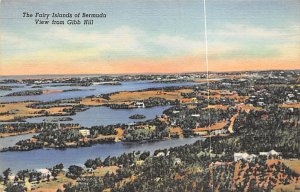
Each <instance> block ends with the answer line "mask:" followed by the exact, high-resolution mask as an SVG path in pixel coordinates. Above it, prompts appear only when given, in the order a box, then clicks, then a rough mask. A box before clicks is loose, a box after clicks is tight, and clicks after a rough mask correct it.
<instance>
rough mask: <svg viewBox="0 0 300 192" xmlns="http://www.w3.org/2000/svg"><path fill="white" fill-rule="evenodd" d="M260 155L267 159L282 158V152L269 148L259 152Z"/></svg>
mask: <svg viewBox="0 0 300 192" xmlns="http://www.w3.org/2000/svg"><path fill="white" fill-rule="evenodd" d="M259 155H260V156H266V157H267V159H281V158H282V153H281V152H277V151H275V150H273V149H272V150H271V151H269V152H259Z"/></svg>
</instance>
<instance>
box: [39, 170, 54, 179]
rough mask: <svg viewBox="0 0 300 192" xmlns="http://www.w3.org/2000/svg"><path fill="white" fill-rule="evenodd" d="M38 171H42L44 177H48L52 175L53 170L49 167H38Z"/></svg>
mask: <svg viewBox="0 0 300 192" xmlns="http://www.w3.org/2000/svg"><path fill="white" fill-rule="evenodd" d="M36 171H37V172H40V173H41V174H42V175H41V177H42V179H46V178H47V177H51V171H50V170H49V169H37V170H36Z"/></svg>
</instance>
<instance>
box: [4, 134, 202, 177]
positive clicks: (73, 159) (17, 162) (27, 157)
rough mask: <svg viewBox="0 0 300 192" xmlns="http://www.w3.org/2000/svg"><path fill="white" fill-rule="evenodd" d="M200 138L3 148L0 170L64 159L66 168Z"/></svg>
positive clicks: (41, 165) (32, 166) (188, 142)
mask: <svg viewBox="0 0 300 192" xmlns="http://www.w3.org/2000/svg"><path fill="white" fill-rule="evenodd" d="M202 139H203V138H201V137H197V138H188V139H187V138H185V139H173V140H166V141H157V142H149V143H142V144H140V143H130V144H124V143H113V144H97V145H94V146H92V147H84V148H71V149H66V150H55V149H50V150H43V149H39V150H33V151H25V152H5V153H0V172H3V171H4V170H5V169H6V168H8V167H9V168H11V169H12V171H13V172H16V171H18V170H22V169H38V168H47V167H52V166H53V165H55V164H58V163H63V164H64V165H65V168H68V167H69V166H70V165H81V166H82V165H83V164H84V162H85V161H86V160H87V159H93V158H96V157H101V159H104V158H106V157H107V156H118V155H121V154H123V153H129V152H132V151H150V152H151V153H153V152H154V151H155V150H156V149H165V148H170V147H176V146H181V145H185V144H192V143H194V142H196V141H197V140H202Z"/></svg>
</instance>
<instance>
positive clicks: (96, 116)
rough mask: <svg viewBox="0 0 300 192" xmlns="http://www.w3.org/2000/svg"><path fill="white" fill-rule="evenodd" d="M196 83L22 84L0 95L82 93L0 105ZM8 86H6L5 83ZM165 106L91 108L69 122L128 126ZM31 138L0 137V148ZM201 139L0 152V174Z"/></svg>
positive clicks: (7, 99) (5, 99)
mask: <svg viewBox="0 0 300 192" xmlns="http://www.w3.org/2000/svg"><path fill="white" fill-rule="evenodd" d="M195 84H197V83H191V82H187V83H151V81H133V82H122V85H94V86H89V87H80V86H77V87H76V86H59V87H51V84H48V85H43V87H42V88H32V86H27V85H24V84H11V85H15V86H18V87H17V88H13V90H12V91H1V92H0V96H4V95H7V94H9V93H12V92H17V91H24V90H37V89H42V90H68V89H82V91H72V92H62V93H51V94H45V95H36V96H18V97H6V96H4V97H0V102H14V101H28V100H36V101H54V100H58V99H67V98H78V97H86V96H90V95H99V94H105V93H112V92H117V91H135V90H142V89H148V88H160V87H171V86H187V85H195ZM5 85H10V84H5ZM166 108H168V107H167V106H165V107H153V108H139V109H130V110H124V109H117V110H116V109H110V108H107V107H91V108H89V109H88V110H86V111H84V112H79V113H77V114H76V115H74V116H70V117H71V118H72V119H73V121H69V122H70V123H79V124H81V125H82V126H86V127H90V126H93V125H108V124H116V123H132V122H137V121H144V120H147V119H153V118H154V117H155V116H156V115H160V114H162V112H163V110H165V109H166ZM133 114H143V115H145V116H146V118H145V119H142V120H133V119H129V118H128V117H129V116H130V115H133ZM51 118H58V117H38V118H31V119H27V121H28V122H42V121H43V120H44V119H46V121H49V120H51ZM64 123H68V121H64ZM31 136H32V135H21V136H16V137H12V138H0V148H2V147H5V146H11V145H12V144H14V143H15V142H16V141H18V140H21V139H27V138H30V137H31ZM199 139H201V138H189V139H176V140H167V141H159V142H152V143H144V144H139V143H132V144H123V143H114V144H98V145H94V146H92V147H85V148H75V149H66V150H53V149H52V150H33V151H27V152H5V153H0V172H2V171H3V170H5V169H6V168H8V167H10V168H11V169H12V170H13V172H16V171H18V170H21V169H36V168H46V167H51V166H53V165H55V164H57V163H63V164H64V165H65V166H66V167H68V166H69V165H72V164H77V165H82V164H83V163H84V162H85V161H86V160H87V159H89V158H96V157H99V156H100V157H101V158H105V157H107V156H109V155H110V156H116V155H121V154H122V153H128V152H132V151H138V150H140V151H151V152H153V151H154V150H156V149H159V148H160V149H162V148H169V147H175V146H180V145H185V144H191V143H194V142H195V141H196V140H199ZM1 145H2V146H1Z"/></svg>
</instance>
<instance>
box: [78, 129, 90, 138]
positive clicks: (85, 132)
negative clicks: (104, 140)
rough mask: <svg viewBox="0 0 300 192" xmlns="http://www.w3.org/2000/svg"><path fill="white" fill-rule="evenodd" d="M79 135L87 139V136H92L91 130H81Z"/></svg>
mask: <svg viewBox="0 0 300 192" xmlns="http://www.w3.org/2000/svg"><path fill="white" fill-rule="evenodd" d="M79 134H81V135H82V136H84V137H87V136H90V135H91V132H90V130H89V129H80V130H79Z"/></svg>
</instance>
